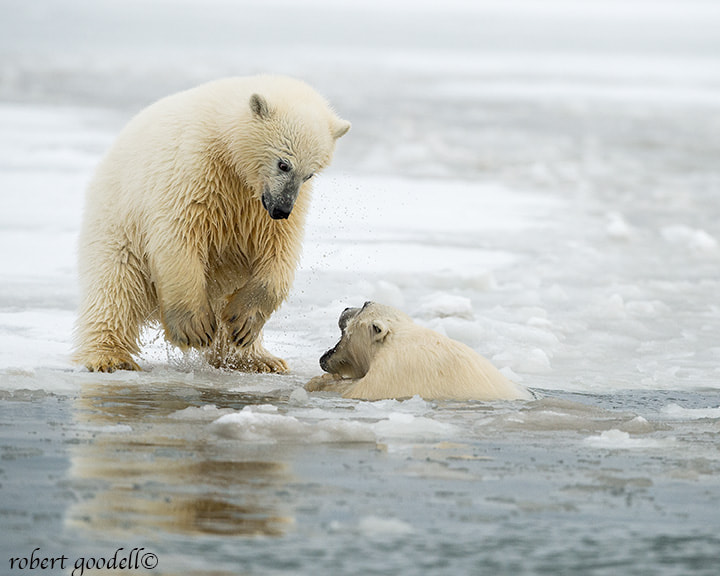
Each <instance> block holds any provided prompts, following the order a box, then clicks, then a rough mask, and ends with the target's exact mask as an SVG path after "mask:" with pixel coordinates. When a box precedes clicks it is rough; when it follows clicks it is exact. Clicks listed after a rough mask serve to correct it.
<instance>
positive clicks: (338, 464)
mask: <svg viewBox="0 0 720 576" xmlns="http://www.w3.org/2000/svg"><path fill="white" fill-rule="evenodd" d="M247 23H250V24H251V26H249V28H248V26H247ZM270 23H271V29H269V28H268V26H270ZM240 28H242V29H243V30H244V32H245V33H244V34H240V33H238V30H239V29H240ZM718 29H720V7H717V6H715V5H714V4H713V3H710V2H702V1H700V0H690V1H685V0H683V1H681V0H669V1H667V2H662V3H650V2H645V1H643V0H632V1H630V2H620V1H614V0H612V1H609V2H608V1H603V2H600V1H597V2H596V1H591V2H577V3H575V2H567V1H564V0H550V1H549V2H543V3H535V2H529V1H525V0H516V1H513V2H509V3H499V2H498V3H496V2H491V1H489V0H487V1H485V0H483V1H480V2H470V1H468V2H465V1H462V0H453V1H451V2H443V3H441V4H438V3H430V2H422V1H421V2H412V3H411V2H409V1H408V2H405V1H403V2H389V3H388V2H376V1H375V0H373V1H367V0H365V1H363V2H359V1H358V2H355V1H354V0H353V1H351V2H343V3H332V2H329V1H327V0H313V1H312V2H303V3H302V4H299V3H290V2H284V1H281V0H274V1H271V2H244V3H233V2H225V1H223V0H209V1H204V2H202V3H201V2H199V1H195V0H188V1H186V2H182V3H170V2H166V1H165V0H153V1H151V2H142V3H140V2H127V1H123V2H120V1H119V0H105V1H103V2H97V3H86V2H81V1H80V0H61V1H59V2H58V1H50V0H36V1H35V2H32V3H29V2H24V1H23V2H21V1H19V0H8V1H6V2H4V3H3V4H2V6H0V208H1V209H0V262H2V273H1V275H0V278H1V279H2V281H1V282H0V343H1V344H2V346H0V424H1V425H2V426H0V434H1V440H0V486H1V488H0V532H1V533H2V534H3V537H2V545H1V546H0V565H2V566H5V567H6V568H7V566H8V564H6V562H8V559H9V558H10V557H15V556H19V555H30V553H31V552H32V550H33V549H34V548H36V547H40V548H41V550H42V552H43V553H45V554H46V555H48V556H50V555H56V556H57V555H60V554H66V555H68V556H71V557H79V556H88V555H91V554H112V552H113V551H114V550H115V549H117V548H118V547H120V546H124V547H125V548H126V549H132V548H133V547H134V546H136V545H139V546H145V547H146V548H148V549H151V550H152V551H153V552H154V553H156V554H157V555H158V557H159V564H158V567H157V568H156V569H155V570H153V574H177V573H182V574H207V573H213V574H228V575H230V574H238V573H242V574H253V575H254V574H257V575H261V574H262V575H266V574H294V575H296V574H313V575H315V574H390V573H391V574H420V573H422V574H449V573H456V574H476V573H484V572H492V573H493V574H541V573H552V574H568V575H570V574H573V575H574V574H592V575H596V574H597V575H600V574H621V573H623V574H624V573H627V574H636V573H648V574H650V573H652V574H658V575H661V576H662V575H676V574H677V575H680V574H682V575H686V574H708V575H710V574H712V575H714V574H716V572H717V550H718V549H719V547H720V539H718V537H717V533H718V529H719V528H720V521H719V520H718V518H717V510H718V505H719V504H720V481H719V480H718V478H720V452H719V451H718V442H717V437H718V432H720V301H719V300H718V294H719V293H720V246H719V245H718V242H720V224H719V223H720V168H719V167H718V159H719V158H720V35H718V34H717V31H718ZM263 71H274V72H279V73H286V74H291V75H294V76H298V77H301V78H303V79H305V80H307V81H308V82H309V83H310V84H312V85H313V86H314V87H316V88H317V89H318V90H319V91H320V92H322V93H323V94H325V95H326V96H327V97H328V99H329V100H330V102H331V103H332V104H333V106H334V107H335V108H336V109H337V110H338V112H339V113H340V114H341V115H342V116H343V117H345V118H347V119H349V120H350V121H352V123H353V128H352V130H351V132H350V133H349V134H348V135H347V136H346V137H345V138H343V140H342V141H341V142H339V144H338V149H337V152H336V155H335V160H334V163H333V165H332V168H331V169H330V170H328V171H327V172H326V173H324V174H322V175H321V176H320V177H319V178H318V180H317V182H316V187H315V191H314V195H313V202H312V208H311V214H310V218H309V221H308V226H307V230H306V237H305V243H304V248H303V257H302V262H301V266H300V269H299V270H298V273H297V277H296V281H295V284H294V286H293V290H292V292H291V296H290V298H289V300H288V301H287V302H286V303H285V304H284V305H283V307H282V308H281V309H280V310H279V311H278V312H277V313H276V314H275V315H274V316H273V318H272V319H271V321H270V322H269V323H268V325H267V328H266V334H265V340H266V344H267V347H268V349H269V350H271V351H272V352H273V353H275V354H278V355H280V356H282V357H283V358H285V359H286V360H287V361H288V363H289V364H290V366H291V368H292V372H291V373H290V374H288V375H282V376H278V375H252V374H236V373H230V372H221V371H217V370H214V369H211V368H209V367H208V366H206V365H204V364H203V363H202V361H201V360H200V359H199V355H197V354H194V353H188V354H185V355H183V354H181V353H179V352H178V351H177V350H174V349H172V348H170V347H169V346H167V345H166V343H165V342H164V340H163V338H162V335H161V334H160V333H159V332H158V331H156V330H148V331H146V333H145V334H144V335H143V342H144V346H143V352H142V355H141V357H140V358H139V362H140V364H141V365H142V367H143V368H144V369H145V371H144V372H142V373H126V372H118V373H114V374H108V375H99V374H90V373H87V372H85V371H84V370H82V369H80V368H78V367H75V366H73V365H72V364H71V363H70V360H69V356H70V348H71V334H72V326H73V322H74V318H75V307H76V305H77V287H76V261H75V244H76V241H77V234H78V229H79V224H80V216H81V211H82V205H83V194H84V188H85V186H86V184H87V182H88V180H89V178H90V176H91V174H92V170H93V169H94V167H95V166H96V164H97V162H98V161H99V159H100V158H101V156H102V154H103V153H104V151H105V150H106V149H107V147H108V146H109V145H110V143H111V142H112V141H113V139H114V137H115V136H116V135H117V133H118V131H119V130H120V129H121V127H122V126H123V125H124V124H125V123H126V122H127V121H128V120H129V118H130V117H131V116H132V115H133V114H134V113H135V112H136V111H138V110H139V109H140V108H141V107H143V106H145V105H147V104H148V103H150V102H152V101H153V100H155V99H157V98H160V97H162V96H164V95H166V94H169V93H171V92H174V91H176V90H180V89H183V88H186V87H189V86H193V85H196V84H198V83H200V82H203V81H205V80H210V79H212V78H215V77H218V76H224V75H231V74H251V73H257V72H263ZM366 300H377V301H379V302H384V303H387V304H390V305H392V306H395V307H398V308H401V309H403V310H404V311H406V312H407V313H409V314H410V315H411V316H413V318H414V319H415V320H416V321H417V322H418V323H421V324H423V325H425V326H428V327H430V328H432V329H434V330H437V331H439V332H442V333H444V334H447V335H448V336H450V337H451V338H455V339H458V340H461V341H463V342H465V343H466V344H468V345H470V346H471V347H473V348H474V349H476V350H477V351H478V352H479V353H480V354H482V355H484V356H485V357H487V358H489V359H490V360H491V361H492V362H493V363H494V364H495V365H496V366H497V367H498V368H499V369H500V370H501V371H502V372H503V373H504V374H506V375H507V376H508V377H510V378H512V379H514V380H516V381H518V382H520V383H522V384H523V385H525V386H527V387H529V388H531V389H533V390H534V391H535V392H536V394H537V399H536V400H534V401H531V402H519V403H503V402H498V403H490V404H482V403H469V404H466V403H455V402H426V401H424V400H422V399H421V398H412V399H409V400H405V401H398V400H389V401H382V402H356V401H350V400H344V399H342V398H338V397H337V396H334V395H332V394H307V393H305V392H304V390H302V385H303V384H304V383H305V382H306V381H307V380H308V379H309V378H311V377H313V376H315V375H318V374H319V373H320V368H319V365H318V359H319V357H320V355H321V354H322V353H323V352H324V351H325V350H327V349H328V348H330V347H331V346H332V345H334V343H335V342H336V341H337V338H338V336H339V332H338V328H337V319H338V316H339V314H340V312H341V311H342V310H343V308H345V307H346V306H358V305H361V304H362V303H363V302H364V301H366Z"/></svg>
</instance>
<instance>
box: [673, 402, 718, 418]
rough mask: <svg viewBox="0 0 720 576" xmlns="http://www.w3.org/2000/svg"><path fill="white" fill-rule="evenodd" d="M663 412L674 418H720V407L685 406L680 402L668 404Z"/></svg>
mask: <svg viewBox="0 0 720 576" xmlns="http://www.w3.org/2000/svg"><path fill="white" fill-rule="evenodd" d="M662 413H663V414H664V415H665V416H668V417H670V418H672V419H678V420H701V419H704V418H711V419H718V418H720V408H683V407H682V406H680V405H678V404H668V405H667V406H665V408H663V409H662Z"/></svg>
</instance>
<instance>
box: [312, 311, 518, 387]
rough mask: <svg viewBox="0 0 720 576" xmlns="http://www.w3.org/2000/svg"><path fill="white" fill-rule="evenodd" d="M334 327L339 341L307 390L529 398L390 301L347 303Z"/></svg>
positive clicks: (476, 356)
mask: <svg viewBox="0 0 720 576" xmlns="http://www.w3.org/2000/svg"><path fill="white" fill-rule="evenodd" d="M339 326H340V330H341V332H342V335H341V337H340V341H339V342H338V343H337V345H336V346H335V347H334V348H332V349H330V350H328V351H327V352H326V353H325V354H323V356H322V358H321V359H320V366H321V368H322V369H323V370H325V372H327V374H324V375H322V376H318V377H316V378H313V379H312V380H310V382H308V383H307V384H306V386H305V388H306V389H307V390H308V391H319V390H329V391H335V392H340V393H342V395H343V396H344V397H345V398H357V399H361V400H382V399H388V398H409V397H412V396H415V395H419V396H421V397H422V398H425V399H427V400H430V399H438V400H440V399H444V400H485V401H490V400H518V399H523V400H529V399H532V395H531V394H530V393H529V392H528V391H527V390H525V389H524V388H522V387H521V386H518V385H517V384H515V383H513V382H511V381H510V380H508V379H507V378H505V376H503V375H502V374H501V373H500V372H499V371H498V370H497V369H496V368H495V367H494V366H493V365H492V364H491V363H490V362H489V361H487V360H486V359H485V358H483V357H482V356H480V355H479V354H477V353H476V352H475V351H474V350H472V349H471V348H470V347H468V346H466V345H465V344H462V343H461V342H457V341H455V340H452V339H450V338H448V337H447V336H443V335H442V334H439V333H438V332H435V331H433V330H430V329H428V328H424V327H422V326H419V325H418V324H415V323H414V322H413V321H412V319H411V318H410V317H409V316H408V315H407V314H404V313H403V312H400V311H399V310H396V309H395V308H392V307H390V306H385V305H382V304H377V303H375V302H366V303H365V305H364V306H363V307H362V308H347V309H346V310H345V311H344V312H343V313H342V314H341V316H340V321H339Z"/></svg>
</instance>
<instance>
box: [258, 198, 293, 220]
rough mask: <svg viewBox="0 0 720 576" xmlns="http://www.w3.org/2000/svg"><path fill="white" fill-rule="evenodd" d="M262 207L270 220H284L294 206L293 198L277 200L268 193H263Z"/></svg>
mask: <svg viewBox="0 0 720 576" xmlns="http://www.w3.org/2000/svg"><path fill="white" fill-rule="evenodd" d="M261 199H262V205H263V208H265V210H267V213H268V214H269V215H270V218H272V219H273V220H286V219H287V218H288V217H289V216H290V213H291V212H292V209H293V206H295V198H294V197H292V198H285V197H280V198H277V197H275V196H273V195H272V194H271V193H270V192H264V193H263V195H262V197H261Z"/></svg>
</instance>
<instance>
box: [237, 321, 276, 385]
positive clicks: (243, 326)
mask: <svg viewBox="0 0 720 576" xmlns="http://www.w3.org/2000/svg"><path fill="white" fill-rule="evenodd" d="M226 323H227V325H228V329H229V330H228V331H229V332H230V341H231V342H232V343H233V344H234V345H235V346H237V347H238V348H248V347H249V346H250V345H251V344H253V343H254V342H255V340H257V338H258V336H259V335H260V331H261V330H262V327H263V326H264V325H265V317H264V316H263V315H262V314H260V313H257V312H256V313H251V314H247V315H238V314H234V315H232V316H230V317H229V318H227V320H226ZM273 372H275V370H273Z"/></svg>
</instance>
